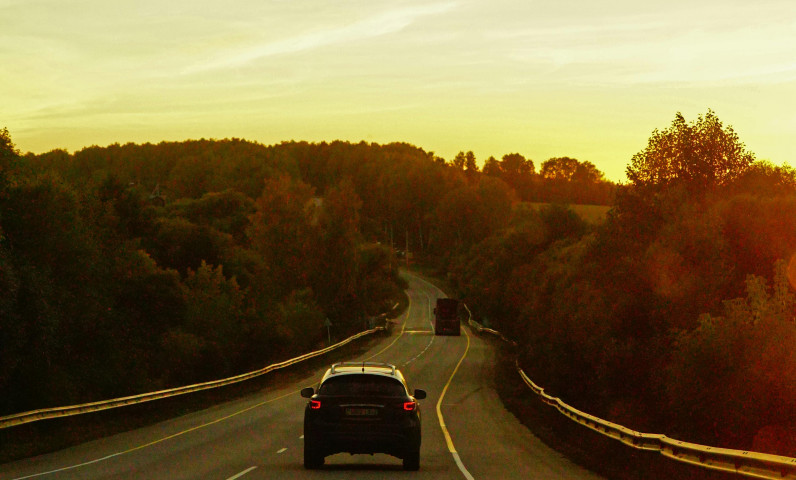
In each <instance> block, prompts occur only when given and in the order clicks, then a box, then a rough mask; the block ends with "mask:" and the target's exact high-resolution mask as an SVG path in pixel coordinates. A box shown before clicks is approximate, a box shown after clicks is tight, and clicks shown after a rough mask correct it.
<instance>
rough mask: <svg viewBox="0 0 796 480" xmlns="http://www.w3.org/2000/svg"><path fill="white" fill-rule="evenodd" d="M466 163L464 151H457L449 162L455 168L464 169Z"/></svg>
mask: <svg viewBox="0 0 796 480" xmlns="http://www.w3.org/2000/svg"><path fill="white" fill-rule="evenodd" d="M466 164H467V157H466V156H465V154H464V152H459V153H457V154H456V156H455V157H453V161H452V162H451V165H453V166H454V167H455V168H456V169H457V170H464V167H465V165H466Z"/></svg>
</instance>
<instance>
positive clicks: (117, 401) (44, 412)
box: [0, 304, 398, 429]
mask: <svg viewBox="0 0 796 480" xmlns="http://www.w3.org/2000/svg"><path fill="white" fill-rule="evenodd" d="M397 306H398V305H397V304H396V305H395V306H394V307H393V310H394V309H395V308H396V307H397ZM386 316H387V314H382V315H379V316H378V317H377V318H378V319H384V320H385V321H386ZM386 329H387V327H386V326H379V327H374V328H372V329H370V330H365V331H363V332H360V333H358V334H356V335H353V336H351V337H348V338H347V339H345V340H343V341H341V342H339V343H336V344H334V345H331V346H329V347H326V348H324V349H322V350H317V351H314V352H310V353H306V354H304V355H301V356H299V357H295V358H291V359H290V360H286V361H284V362H280V363H275V364H273V365H268V366H267V367H264V368H261V369H259V370H254V371H252V372H249V373H244V374H241V375H236V376H234V377H230V378H224V379H221V380H212V381H209V382H204V383H197V384H194V385H187V386H183V387H176V388H170V389H167V390H160V391H157V392H150V393H142V394H139V395H132V396H129V397H121V398H114V399H112V400H102V401H99V402H92V403H83V404H80V405H71V406H67V407H54V408H44V409H40V410H32V411H29V412H22V413H16V414H13V415H8V416H5V417H0V429H3V428H9V427H14V426H17V425H22V424H25V423H31V422H36V421H39V420H48V419H53V418H61V417H67V416H72V415H80V414H83V413H91V412H98V411H101V410H108V409H111V408H118V407H124V406H127V405H134V404H138V403H144V402H150V401H152V400H160V399H162V398H168V397H175V396H177V395H184V394H186V393H193V392H198V391H200V390H207V389H210V388H218V387H223V386H225V385H231V384H233V383H238V382H242V381H244V380H249V379H252V378H255V377H259V376H260V375H264V374H266V373H269V372H273V371H274V370H279V369H280V368H285V367H289V366H291V365H295V364H297V363H299V362H303V361H304V360H309V359H310V358H314V357H318V356H320V355H323V354H325V353H328V352H330V351H332V350H335V349H337V348H340V347H342V346H343V345H346V344H348V343H351V342H353V341H354V340H357V339H359V338H361V337H364V336H365V335H370V334H373V333H375V332H379V331H384V330H386Z"/></svg>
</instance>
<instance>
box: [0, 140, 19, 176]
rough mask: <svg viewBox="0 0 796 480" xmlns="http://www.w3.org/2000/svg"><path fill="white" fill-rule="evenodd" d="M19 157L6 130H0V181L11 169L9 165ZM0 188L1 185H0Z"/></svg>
mask: <svg viewBox="0 0 796 480" xmlns="http://www.w3.org/2000/svg"><path fill="white" fill-rule="evenodd" d="M18 157H19V152H18V151H17V149H16V147H15V146H14V142H12V141H11V135H10V134H9V133H8V128H3V129H2V130H0V181H2V179H3V177H4V176H5V175H6V171H7V170H8V169H9V168H10V167H11V163H12V162H13V161H14V160H16V159H17V158H18ZM0 186H2V184H0Z"/></svg>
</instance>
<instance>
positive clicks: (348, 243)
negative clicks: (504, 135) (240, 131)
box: [0, 130, 614, 415]
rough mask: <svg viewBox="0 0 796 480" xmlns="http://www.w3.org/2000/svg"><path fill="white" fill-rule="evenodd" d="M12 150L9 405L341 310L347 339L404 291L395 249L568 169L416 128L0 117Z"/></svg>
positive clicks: (0, 376)
mask: <svg viewBox="0 0 796 480" xmlns="http://www.w3.org/2000/svg"><path fill="white" fill-rule="evenodd" d="M0 154H2V160H0V161H1V162H2V163H0V388H2V390H3V391H4V392H5V394H4V395H3V396H2V398H0V415H2V414H7V413H12V412H17V411H23V410H30V409H34V408H41V407H48V406H56V405H64V404H72V403H79V402H85V401H91V400H98V399H104V398H111V397H116V396H121V395H128V394H133V393H139V392H143V391H151V390H155V389H159V388H165V387H170V386H176V385H182V384H186V383H193V382H198V381H203V380H209V379H214V378H221V377H224V376H229V375H232V374H237V373H241V372H243V371H248V370H251V369H254V368H260V367H262V366H263V365H266V364H268V362H271V361H273V360H277V359H283V358H286V356H288V355H292V354H296V353H303V352H306V351H308V350H310V349H312V348H315V347H317V346H319V345H320V344H323V342H325V341H326V336H327V330H326V328H325V327H324V325H325V324H326V320H327V319H328V320H329V321H330V322H331V324H332V327H331V332H332V335H333V336H334V337H337V338H342V337H344V336H346V335H348V334H350V333H352V332H355V331H359V330H362V329H363V328H366V326H367V325H368V318H370V317H371V316H373V315H376V314H378V313H380V312H383V311H385V310H386V309H388V308H390V307H391V306H392V305H393V303H394V302H395V301H396V299H397V298H398V297H399V295H400V289H401V288H400V279H399V277H398V275H397V266H398V259H397V258H396V256H395V253H394V252H395V249H399V250H401V251H403V250H406V249H408V250H409V252H410V255H438V256H439V255H442V256H447V255H449V254H450V252H453V251H460V250H461V249H463V248H465V246H467V245H471V244H472V243H473V242H475V241H477V240H479V239H481V238H485V237H487V236H489V235H491V234H492V233H494V232H496V231H498V230H499V229H501V228H503V226H504V225H505V223H506V222H507V220H508V218H509V216H510V215H511V209H512V205H514V204H515V203H516V202H517V200H518V199H519V198H521V197H523V196H525V197H526V198H536V199H538V195H539V192H540V191H542V190H544V189H545V188H546V189H548V190H550V191H555V192H558V193H556V194H557V195H560V196H563V197H566V192H565V190H566V189H562V188H561V187H560V186H558V185H559V183H561V182H562V178H563V177H561V176H560V175H559V176H553V175H551V176H550V177H549V178H546V179H545V178H543V177H541V176H539V175H538V174H536V173H535V172H534V169H533V166H532V163H531V162H530V160H526V159H525V158H524V157H522V156H520V155H517V154H513V155H507V156H504V157H503V159H502V160H500V161H497V160H494V159H492V160H491V161H490V162H491V163H490V165H491V167H490V168H491V170H489V172H488V173H485V172H481V171H480V170H479V169H478V168H477V167H474V166H473V165H468V166H466V165H464V164H459V163H458V160H454V161H450V162H447V161H445V160H444V159H442V158H440V157H438V156H435V155H433V154H432V153H429V152H425V151H423V150H422V149H419V148H417V147H414V146H412V145H408V144H390V145H376V144H366V143H359V144H351V143H347V142H333V143H321V144H310V143H306V142H287V143H283V144H280V145H274V146H264V145H260V144H257V143H253V142H247V141H243V140H239V139H228V140H220V141H216V140H197V141H186V142H163V143H160V144H157V145H154V144H144V145H137V144H126V145H118V144H114V145H110V146H108V147H96V146H94V147H89V148H85V149H82V150H80V151H77V152H74V153H72V154H70V153H68V152H66V151H63V150H54V151H51V152H48V153H45V154H41V155H34V154H26V155H20V153H19V152H18V151H17V150H16V148H15V147H14V145H13V143H12V141H11V138H10V136H9V134H8V130H2V131H0ZM461 156H463V157H464V156H467V157H468V158H470V159H471V160H473V161H474V158H473V156H472V154H461ZM457 158H458V157H457ZM547 163H549V164H550V165H556V164H558V163H561V165H562V168H563V169H566V168H570V169H572V170H573V171H574V170H577V169H578V168H580V169H581V170H584V168H585V169H586V170H589V171H591V172H592V173H591V175H592V176H584V175H582V174H581V175H580V176H578V177H577V179H576V181H577V182H580V183H579V184H580V185H582V186H583V189H581V190H582V191H587V192H592V193H590V194H589V195H592V199H593V200H594V201H595V202H599V201H606V200H607V199H609V198H610V196H611V195H612V193H613V188H614V185H613V184H611V183H610V182H606V181H605V180H604V179H603V177H602V174H601V173H600V172H598V171H596V169H594V168H593V166H592V165H591V164H589V163H588V162H579V161H577V160H574V161H573V160H571V159H569V160H566V161H561V162H559V161H558V160H557V159H551V160H550V161H548V162H547ZM559 170H561V169H559ZM545 185H546V186H545ZM518 192H519V193H518ZM534 192H536V193H534ZM533 195H537V197H533ZM563 197H562V198H563ZM600 199H602V200H600Z"/></svg>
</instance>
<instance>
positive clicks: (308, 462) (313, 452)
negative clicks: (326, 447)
mask: <svg viewBox="0 0 796 480" xmlns="http://www.w3.org/2000/svg"><path fill="white" fill-rule="evenodd" d="M323 461H324V456H323V455H322V454H321V453H320V452H319V451H318V450H317V449H316V448H314V447H312V446H311V445H307V444H306V443H305V444H304V468H306V469H307V470H315V469H317V468H321V467H322V466H323Z"/></svg>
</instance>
